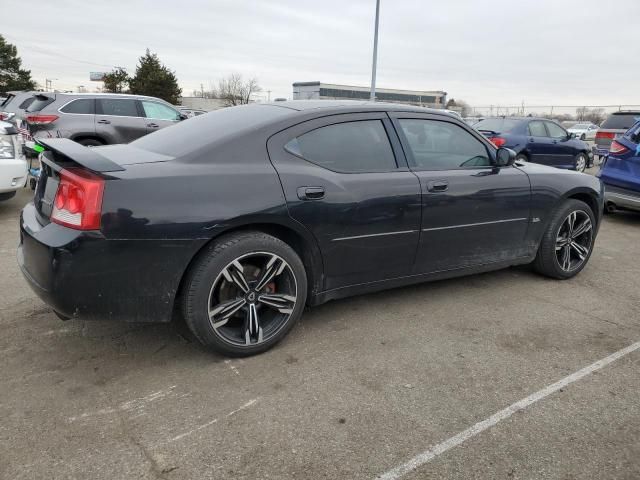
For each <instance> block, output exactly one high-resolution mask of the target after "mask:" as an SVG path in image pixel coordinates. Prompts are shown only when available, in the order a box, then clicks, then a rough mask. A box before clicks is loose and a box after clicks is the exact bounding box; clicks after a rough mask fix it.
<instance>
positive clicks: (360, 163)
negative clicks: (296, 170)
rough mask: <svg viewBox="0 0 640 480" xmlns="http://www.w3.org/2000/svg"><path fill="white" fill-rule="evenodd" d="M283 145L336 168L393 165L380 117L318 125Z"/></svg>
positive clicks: (348, 169)
mask: <svg viewBox="0 0 640 480" xmlns="http://www.w3.org/2000/svg"><path fill="white" fill-rule="evenodd" d="M285 148H286V149H287V151H289V152H290V153H293V154H294V155H298V156H300V157H302V158H304V159H305V160H308V161H310V162H312V163H315V164H318V165H320V166H322V167H325V168H328V169H329V170H334V171H336V172H347V173H357V172H376V171H389V170H394V169H395V168H396V160H395V157H394V156H393V151H392V150H391V145H390V144H389V138H388V137H387V132H386V131H385V129H384V126H383V125H382V121H380V120H364V121H359V122H347V123H338V124H335V125H328V126H326V127H321V128H318V129H316V130H312V131H311V132H308V133H305V134H304V135H300V136H299V137H297V138H294V139H293V140H291V141H290V142H289V143H287V145H286V146H285Z"/></svg>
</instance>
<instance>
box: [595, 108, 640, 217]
mask: <svg viewBox="0 0 640 480" xmlns="http://www.w3.org/2000/svg"><path fill="white" fill-rule="evenodd" d="M598 176H599V177H600V179H601V180H602V183H604V186H605V206H606V208H607V211H609V212H613V211H615V210H616V209H618V208H619V209H623V210H636V211H640V121H638V122H637V123H636V124H635V125H633V126H632V127H631V128H630V129H629V130H627V132H626V133H625V134H624V135H623V136H621V137H618V138H616V139H615V140H614V141H613V142H611V147H610V148H609V154H608V155H607V156H606V157H605V161H604V163H603V164H602V166H601V168H600V172H599V173H598Z"/></svg>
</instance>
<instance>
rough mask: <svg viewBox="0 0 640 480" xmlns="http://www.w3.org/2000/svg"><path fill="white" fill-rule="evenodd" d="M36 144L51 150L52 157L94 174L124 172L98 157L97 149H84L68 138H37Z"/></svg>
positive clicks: (116, 165) (120, 167)
mask: <svg viewBox="0 0 640 480" xmlns="http://www.w3.org/2000/svg"><path fill="white" fill-rule="evenodd" d="M38 143H39V144H41V145H42V146H44V147H45V148H46V149H47V150H51V151H52V152H53V154H54V157H57V156H62V157H66V158H67V159H68V160H71V161H73V162H75V163H77V164H79V165H82V166H83V167H85V168H87V169H89V170H92V171H94V172H98V173H106V172H121V171H124V170H125V169H124V168H123V167H122V166H120V165H118V164H117V163H115V162H112V161H111V160H109V159H108V158H105V157H103V156H102V155H100V153H98V150H97V149H95V148H89V147H85V146H83V145H80V144H79V143H76V142H74V141H73V140H69V139H68V138H46V139H40V138H39V139H38Z"/></svg>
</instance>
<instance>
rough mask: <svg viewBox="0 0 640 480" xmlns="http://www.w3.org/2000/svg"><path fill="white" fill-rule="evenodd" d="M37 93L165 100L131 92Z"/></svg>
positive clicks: (42, 93)
mask: <svg viewBox="0 0 640 480" xmlns="http://www.w3.org/2000/svg"><path fill="white" fill-rule="evenodd" d="M35 93H36V94H39V95H45V96H46V95H47V94H53V95H56V96H57V95H62V96H65V97H79V98H81V97H113V98H148V99H149V100H160V101H162V102H164V100H162V99H161V98H158V97H150V96H148V95H132V94H130V93H91V92H84V93H74V92H35ZM167 103H168V102H167ZM169 105H171V104H169Z"/></svg>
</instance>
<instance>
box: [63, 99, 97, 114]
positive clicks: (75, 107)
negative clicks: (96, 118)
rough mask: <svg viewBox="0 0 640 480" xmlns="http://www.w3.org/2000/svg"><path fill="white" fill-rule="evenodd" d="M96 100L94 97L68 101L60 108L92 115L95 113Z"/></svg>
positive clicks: (65, 110) (64, 110) (66, 111)
mask: <svg viewBox="0 0 640 480" xmlns="http://www.w3.org/2000/svg"><path fill="white" fill-rule="evenodd" d="M94 105H95V101H94V100H93V98H82V99H80V100H73V101H72V102H71V103H67V104H66V105H65V106H64V107H62V108H61V109H60V111H61V112H64V113H81V114H85V115H91V114H93V113H95V108H94Z"/></svg>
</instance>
